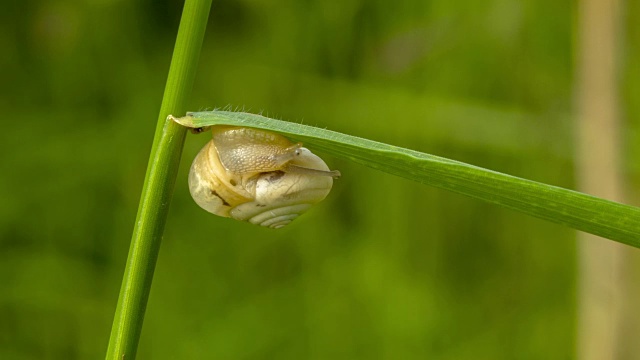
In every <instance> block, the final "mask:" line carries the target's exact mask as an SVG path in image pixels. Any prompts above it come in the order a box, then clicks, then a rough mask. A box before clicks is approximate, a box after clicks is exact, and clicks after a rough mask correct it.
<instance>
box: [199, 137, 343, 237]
mask: <svg viewBox="0 0 640 360" xmlns="http://www.w3.org/2000/svg"><path fill="white" fill-rule="evenodd" d="M212 132H213V139H212V140H211V141H209V142H208V143H207V144H206V145H205V146H204V148H203V149H202V150H200V152H199V153H198V155H197V156H196V158H195V159H194V161H193V163H192V165H191V170H190V173H189V190H190V192H191V196H192V197H193V199H194V200H195V202H196V203H197V204H198V205H199V206H200V207H202V208H203V209H205V210H206V211H208V212H211V213H213V214H215V215H218V216H223V217H231V218H234V219H237V220H242V221H248V222H250V223H253V224H257V225H261V226H267V227H270V228H280V227H282V226H285V225H287V224H288V223H290V222H291V221H292V220H294V219H295V218H297V217H298V216H300V215H301V214H302V213H304V212H306V211H307V210H308V209H309V208H310V207H311V206H312V205H313V204H315V203H317V202H319V201H321V200H323V199H324V198H325V197H326V196H327V194H329V191H330V190H331V187H332V186H333V178H334V177H338V176H339V174H340V173H339V172H337V171H330V170H329V167H328V166H327V165H326V164H325V162H324V161H323V160H322V159H321V158H319V157H318V156H316V155H314V154H313V153H312V152H311V151H309V150H308V149H306V148H304V147H302V144H300V143H297V144H295V143H292V142H290V141H289V140H288V139H287V138H285V137H283V136H281V135H278V134H274V133H271V132H268V131H264V130H258V129H252V128H243V127H234V126H221V125H216V126H212Z"/></svg>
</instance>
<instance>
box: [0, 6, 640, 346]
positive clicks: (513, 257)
mask: <svg viewBox="0 0 640 360" xmlns="http://www.w3.org/2000/svg"><path fill="white" fill-rule="evenodd" d="M182 4H183V3H182V1H178V0H162V1H155V0H154V1H151V0H137V1H122V0H100V1H80V0H76V1H61V0H47V1H45V0H40V1H23V2H20V1H9V2H3V6H2V8H3V9H2V11H0V48H2V49H3V50H2V54H1V55H0V77H1V83H2V86H1V87H0V109H2V110H3V114H4V121H3V124H4V126H3V129H2V131H0V153H1V154H2V155H0V166H1V167H0V172H1V175H0V358H1V359H99V358H103V356H104V352H105V350H106V347H107V342H108V337H109V332H110V327H111V321H112V317H113V313H114V311H115V306H116V301H117V297H118V290H119V286H120V282H121V278H122V274H123V270H124V264H125V259H126V256H127V251H128V245H129V241H130V236H131V231H132V228H133V224H134V220H135V215H136V210H137V205H138V200H139V196H140V192H141V188H142V183H143V178H144V174H145V168H146V164H147V159H148V155H149V150H150V148H151V142H152V137H153V132H154V127H155V121H156V118H157V112H158V110H159V106H160V101H161V97H162V92H163V89H164V82H165V80H166V74H167V71H168V67H169V61H170V57H171V52H172V49H173V44H174V41H175V35H176V32H177V26H178V23H179V18H180V13H181V9H182ZM579 8H580V2H579V1H556V0H524V1H516V0H490V1H472V0H465V1H447V0H432V1H424V0H411V1H388V0H386V1H383V0H375V1H372V0H347V1H340V2H337V1H336V2H333V1H323V0H306V1H299V0H283V1H268V0H214V1H213V9H212V12H211V16H210V23H209V26H208V30H207V34H206V36H205V42H204V47H203V51H202V55H201V60H200V66H199V70H198V76H197V81H196V85H195V88H194V90H193V96H192V98H191V100H190V109H191V110H194V111H195V110H205V109H212V108H215V107H224V106H232V107H233V108H242V109H245V110H247V111H252V112H260V111H262V112H263V113H265V114H268V115H270V116H273V117H278V118H282V119H286V120H292V121H300V122H303V123H305V124H311V125H317V126H321V127H326V128H329V129H332V130H337V131H341V132H346V133H349V134H353V135H357V136H362V137H367V138H371V139H374V140H378V141H383V142H387V143H391V144H394V145H399V146H403V147H409V148H412V149H416V150H419V151H423V152H428V153H432V154H436V155H439V156H444V157H447V158H452V159H456V160H460V161H464V162H468V163H472V164H475V165H478V166H482V167H486V168H490V169H493V170H497V171H500V172H505V173H509V174H512V175H516V176H520V177H524V178H528V179H532V180H536V181H541V182H545V183H550V184H553V185H558V186H563V187H568V188H576V184H577V180H576V171H575V166H576V164H575V162H574V159H575V134H576V129H575V127H576V121H575V120H576V114H577V111H576V93H577V88H578V87H579V86H580V84H579V82H577V81H576V80H577V79H576V78H577V75H576V74H577V66H576V63H577V62H578V61H577V60H576V58H577V50H578V46H577V44H578V41H577V40H576V39H578V38H580V27H579V26H578V25H577V24H578V17H579V14H580V12H579ZM619 14H620V15H619V22H617V23H616V33H615V36H616V39H617V44H618V49H619V51H618V52H617V56H618V57H617V60H616V64H618V65H619V67H618V70H617V71H618V74H619V76H618V79H619V82H618V85H617V87H616V89H617V91H618V99H619V101H618V104H617V105H616V106H617V109H618V110H619V114H620V116H619V117H620V119H621V121H620V124H619V126H620V134H621V136H620V143H619V146H618V148H619V149H620V153H621V154H622V155H621V158H620V159H619V160H620V169H621V173H622V180H623V181H624V187H625V191H626V199H625V202H627V203H631V204H636V205H637V204H638V203H639V201H638V198H639V197H638V194H639V192H640V187H639V186H638V184H639V182H640V167H639V166H638V163H639V162H638V160H639V156H640V146H638V143H639V142H638V137H639V135H638V134H639V127H640V123H639V120H638V119H639V117H640V102H639V101H637V99H638V98H639V96H640V26H639V25H638V24H640V18H638V14H640V3H639V2H638V1H635V0H631V1H627V2H625V3H624V4H622V5H621V6H620V12H619ZM207 141H208V138H207V136H206V135H199V136H195V135H188V137H187V141H186V145H185V149H184V153H183V163H182V165H181V169H180V174H179V178H178V181H177V185H176V192H175V196H174V199H173V203H172V205H171V212H170V214H169V220H168V223H167V226H166V232H165V236H164V240H163V243H162V247H161V251H160V256H159V260H158V264H157V269H156V274H155V278H154V283H153V287H152V290H151V295H150V299H149V304H148V308H147V314H146V318H145V324H144V327H143V331H142V337H141V340H140V347H139V351H138V358H140V359H211V358H219V359H426V358H430V359H572V358H575V357H576V347H577V346H576V343H577V341H576V339H577V335H576V334H577V333H578V331H579V327H578V325H577V324H578V323H579V322H578V320H577V318H578V311H577V309H578V306H577V304H578V303H579V298H578V295H577V294H578V291H577V284H578V280H577V279H578V278H579V276H580V274H579V272H578V271H577V269H578V246H577V242H576V233H575V232H574V231H573V230H571V229H568V228H565V227H562V226H559V225H555V224H551V223H548V222H544V221H541V220H537V219H534V218H531V217H528V216H524V215H521V214H518V213H514V212H512V211H509V210H505V209H501V208H498V207H495V206H491V205H486V204H484V203H481V202H479V201H476V200H473V199H469V198H466V197H463V196H460V195H457V194H452V193H448V192H445V191H442V190H439V189H434V188H430V187H426V186H422V185H420V184H417V183H413V182H411V181H408V180H404V179H401V178H396V177H393V176H390V175H386V174H383V173H379V172H377V171H374V170H371V169H368V168H365V167H362V166H359V165H356V164H351V163H348V162H346V161H343V160H340V159H335V158H331V157H325V160H326V161H327V162H328V163H329V165H330V167H331V168H335V169H339V170H340V171H341V172H342V174H343V177H342V178H341V179H340V180H338V181H337V182H336V183H335V187H334V190H333V192H332V193H331V194H330V196H329V197H328V198H327V199H326V200H325V201H324V202H323V203H321V204H319V205H318V206H316V207H315V208H313V209H312V210H311V211H310V212H309V213H307V214H306V215H305V216H304V217H302V218H300V219H299V220H296V222H294V223H293V224H292V225H290V226H288V227H287V228H284V229H281V230H278V231H272V230H267V229H262V228H258V227H254V226H250V225H248V224H244V223H239V222H235V221H232V220H228V219H222V218H217V217H214V216H212V215H210V214H208V213H206V212H204V211H202V210H201V209H199V208H198V207H197V206H196V205H195V203H193V202H192V200H191V199H190V197H189V194H188V189H187V184H186V179H187V172H188V168H189V165H190V162H191V159H192V158H193V156H195V154H196V153H197V151H198V150H199V148H200V147H201V146H203V145H204V143H206V142H207ZM592 151H593V154H597V153H598V152H599V149H598V146H597V145H594V146H593V149H592ZM637 268H638V266H637V265H634V263H630V265H629V268H628V269H627V271H626V274H634V273H637V272H638V269H637ZM613 280H614V281H623V282H624V281H625V280H624V279H622V280H619V279H613ZM634 316H637V314H636V313H626V314H625V317H626V318H633V317H634ZM633 329H634V328H633V327H627V328H626V331H621V332H620V334H619V336H620V337H621V338H622V339H623V340H621V341H622V343H624V344H626V345H625V346H628V347H625V349H624V350H625V354H626V357H621V358H626V359H637V358H639V357H638V356H640V355H638V354H640V353H638V352H635V351H634V348H633V346H636V347H637V346H638V344H634V343H635V342H634V341H624V339H625V338H633V335H634V334H637V333H636V332H634V331H633ZM634 355H635V357H634Z"/></svg>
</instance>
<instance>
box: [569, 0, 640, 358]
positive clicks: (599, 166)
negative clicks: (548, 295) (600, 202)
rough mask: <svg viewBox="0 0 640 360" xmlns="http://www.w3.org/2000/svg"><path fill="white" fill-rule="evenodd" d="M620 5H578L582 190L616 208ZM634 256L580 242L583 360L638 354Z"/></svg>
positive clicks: (581, 237)
mask: <svg viewBox="0 0 640 360" xmlns="http://www.w3.org/2000/svg"><path fill="white" fill-rule="evenodd" d="M620 5H621V4H620V1H618V0H582V1H581V2H580V4H579V10H578V11H579V13H578V44H577V45H578V52H577V59H576V60H577V71H578V73H577V77H576V79H577V86H576V89H577V91H578V94H577V95H578V96H577V107H578V116H577V117H576V124H575V125H576V134H577V139H576V146H577V148H576V156H577V161H576V167H577V171H576V173H577V182H578V188H579V190H581V191H583V192H586V193H589V194H591V195H595V196H599V197H603V198H606V199H610V200H614V201H623V200H624V195H623V189H624V179H623V177H622V170H621V164H622V159H621V148H622V145H621V137H620V135H621V132H620V128H621V126H620V112H619V104H620V101H619V96H618V88H619V84H618V81H617V79H618V68H617V64H618V62H619V59H618V54H619V48H618V44H619V43H621V42H619V38H620V36H621V34H622V32H621V31H620V29H619V28H618V24H619V21H620V20H621V17H620V16H619V15H620V12H619V6H620ZM632 251H634V250H633V249H631V248H628V247H625V246H622V245H620V244H616V243H613V242H609V241H601V239H599V238H597V236H595V235H591V234H587V233H579V234H578V266H579V271H578V292H577V293H578V299H577V300H578V321H577V324H578V326H577V358H578V359H581V360H591V359H593V360H596V359H598V360H600V359H619V358H626V357H625V353H627V354H626V355H630V354H633V350H631V349H630V348H631V347H634V346H637V345H634V341H629V340H630V339H625V334H626V333H627V331H625V329H626V330H629V326H630V325H631V324H630V323H629V322H633V317H632V316H623V314H624V313H625V312H626V311H624V308H625V306H624V304H625V300H624V299H625V298H626V295H627V294H628V293H629V291H628V290H629V288H630V287H631V286H635V285H632V283H631V282H629V281H627V282H625V279H624V276H623V275H625V274H626V273H627V270H625V269H624V267H625V263H626V262H627V261H629V258H628V257H629V256H630V254H631V252H632ZM633 313H634V312H633V311H631V312H629V314H633ZM631 327H633V326H631ZM631 334H633V332H631Z"/></svg>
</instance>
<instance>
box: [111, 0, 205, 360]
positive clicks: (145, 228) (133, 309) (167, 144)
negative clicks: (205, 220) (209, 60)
mask: <svg viewBox="0 0 640 360" xmlns="http://www.w3.org/2000/svg"><path fill="white" fill-rule="evenodd" d="M210 8H211V0H186V1H185V4H184V10H183V12H182V19H181V20H180V28H179V30H178V37H177V39H176V45H175V49H174V51H173V57H172V59H171V67H170V69H169V76H168V78H167V85H166V87H165V91H164V97H163V99H162V106H161V107H160V115H159V117H158V125H157V127H156V132H155V137H154V140H153V146H152V148H151V155H150V157H149V164H148V166H147V174H146V177H145V182H144V187H143V189H142V196H141V198H140V205H139V207H138V215H137V217H136V223H135V227H134V230H133V236H132V239H131V246H130V248H129V256H128V258H127V264H126V268H125V272H124V277H123V279H122V286H121V288H120V296H119V297H118V306H117V308H116V313H115V316H114V319H113V325H112V328H111V338H110V339H109V348H108V350H107V355H106V359H114V360H115V359H117V360H122V359H126V360H131V359H134V358H135V356H136V350H137V347H138V340H139V338H140V331H141V329H142V322H143V320H144V313H145V309H146V307H147V299H148V298H149V290H150V289H151V281H152V279H153V271H154V269H155V265H156V260H157V258H158V251H159V248H160V242H161V239H162V233H163V231H164V224H165V222H166V219H167V213H168V211H169V203H170V201H171V197H172V195H173V188H174V185H175V179H176V174H177V171H178V166H179V164H180V155H181V153H182V146H183V143H184V138H185V134H186V130H185V128H183V127H182V126H180V125H178V124H176V123H174V122H173V121H167V120H166V119H167V116H168V115H169V114H180V115H182V114H184V113H185V111H186V106H187V99H188V97H189V95H190V92H191V88H192V87H193V82H194V79H195V74H196V68H197V64H198V58H199V56H200V48H201V46H202V39H203V37H204V32H205V29H206V26H207V19H208V17H209V11H210Z"/></svg>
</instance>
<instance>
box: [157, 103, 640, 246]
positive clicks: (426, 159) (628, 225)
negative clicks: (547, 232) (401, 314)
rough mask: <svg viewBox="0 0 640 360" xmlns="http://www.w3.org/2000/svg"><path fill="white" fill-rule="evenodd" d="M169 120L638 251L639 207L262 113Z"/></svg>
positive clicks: (197, 114)
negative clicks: (301, 149) (240, 130)
mask: <svg viewBox="0 0 640 360" xmlns="http://www.w3.org/2000/svg"><path fill="white" fill-rule="evenodd" d="M170 119H171V120H173V121H175V122H177V123H179V124H181V125H183V126H186V127H189V128H206V127H210V126H213V125H221V124H224V125H234V126H246V127H254V128H259V129H264V130H270V131H274V132H279V133H281V134H283V135H285V136H287V137H290V138H291V139H294V140H297V141H302V142H303V143H304V144H305V146H308V147H310V148H314V149H317V150H319V151H321V152H324V153H327V154H331V155H334V156H336V157H339V158H343V159H347V160H351V161H354V162H357V163H359V164H362V165H365V166H368V167H371V168H374V169H377V170H380V171H384V172H387V173H390V174H394V175H397V176H401V177H404V178H407V179H411V180H414V181H417V182H420V183H423V184H428V185H432V186H436V187H439V188H442V189H446V190H450V191H453V192H456V193H459V194H463V195H467V196H470V197H473V198H476V199H479V200H483V201H486V202H489V203H492V204H495V205H498V206H502V207H506V208H509V209H512V210H516V211H519V212H522V213H525V214H528V215H532V216H535V217H538V218H541V219H545V220H549V221H552V222H555V223H559V224H563V225H567V226H570V227H572V228H575V229H577V230H581V231H585V232H588V233H592V234H595V235H598V236H602V237H605V238H608V239H611V240H614V241H618V242H621V243H624V244H627V245H631V246H634V247H639V248H640V208H637V207H634V206H630V205H625V204H620V203H617V202H613V201H609V200H605V199H601V198H598V197H594V196H590V195H587V194H583V193H580V192H577V191H573V190H568V189H564V188H560V187H557V186H552V185H547V184H542V183H539V182H535V181H531V180H526V179H522V178H518V177H515V176H511V175H507V174H502V173H499V172H496V171H492V170H488V169H483V168H480V167H477V166H473V165H469V164H465V163H462V162H459V161H454V160H449V159H446V158H442V157H438V156H434V155H429V154H425V153H421V152H418V151H414V150H410V149H405V148H401V147H397V146H393V145H389V144H384V143H380V142H376V141H372V140H367V139H363V138H359V137H355V136H350V135H346V134H342V133H338V132H335V131H330V130H326V129H321V128H317V127H312V126H308V125H302V124H296V123H291V122H286V121H282V120H277V119H271V118H268V117H264V116H261V115H256V114H250V113H244V112H232V111H208V112H193V113H188V114H187V116H184V117H181V118H174V117H170Z"/></svg>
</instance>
